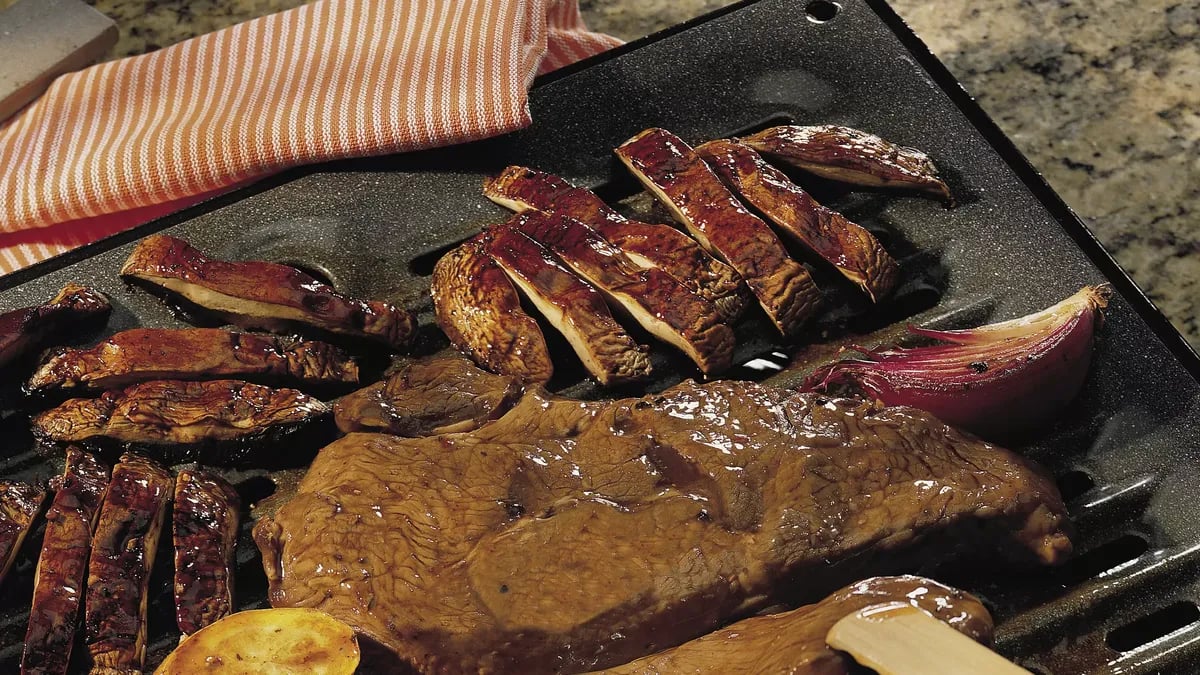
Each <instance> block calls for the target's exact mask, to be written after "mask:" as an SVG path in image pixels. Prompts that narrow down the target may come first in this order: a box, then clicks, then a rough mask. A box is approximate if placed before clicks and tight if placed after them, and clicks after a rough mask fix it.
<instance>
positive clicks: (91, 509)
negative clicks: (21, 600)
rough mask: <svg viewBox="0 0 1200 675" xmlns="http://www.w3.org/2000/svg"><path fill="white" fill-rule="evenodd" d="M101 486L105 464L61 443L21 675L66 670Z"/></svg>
mask: <svg viewBox="0 0 1200 675" xmlns="http://www.w3.org/2000/svg"><path fill="white" fill-rule="evenodd" d="M107 489H108V467H107V466H105V465H104V464H102V463H100V462H99V461H97V460H96V458H95V457H93V456H91V455H89V454H87V453H85V452H82V451H80V450H79V449H78V448H73V447H72V448H67V464H66V468H65V469H64V470H63V474H62V477H61V479H60V481H59V485H58V490H57V491H56V492H55V493H54V499H53V500H52V501H51V503H50V508H49V509H48V510H47V511H46V535H45V537H44V538H43V540H42V553H41V555H40V556H39V557H38V564H37V571H36V572H34V585H33V607H32V608H31V609H30V611H29V628H28V630H27V631H26V632H25V651H24V653H23V654H22V656H21V673H22V674H23V675H25V674H32V673H43V674H45V675H50V674H51V673H60V674H61V673H65V672H67V665H68V663H69V662H70V660H71V647H72V646H73V645H74V643H75V622H76V619H78V618H79V605H80V603H81V602H82V601H83V592H84V582H85V581H86V580H87V566H88V553H89V552H90V551H91V549H92V532H93V530H95V529H96V522H97V520H98V519H97V516H98V515H99V513H100V503H101V502H102V501H103V500H104V494H105V491H106V490H107Z"/></svg>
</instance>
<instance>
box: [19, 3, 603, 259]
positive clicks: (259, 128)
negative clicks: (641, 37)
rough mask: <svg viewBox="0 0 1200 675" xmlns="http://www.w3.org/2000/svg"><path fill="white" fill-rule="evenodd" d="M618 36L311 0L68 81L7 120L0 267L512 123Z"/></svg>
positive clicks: (562, 7) (564, 6)
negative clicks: (266, 186) (288, 176)
mask: <svg viewBox="0 0 1200 675" xmlns="http://www.w3.org/2000/svg"><path fill="white" fill-rule="evenodd" d="M617 44H620V41H619V40H617V39H615V38H612V37H608V36H606V35H601V34H598V33H592V32H589V31H588V30H587V28H586V27H585V26H584V24H583V20H582V18H581V17H580V15H579V8H578V6H577V5H576V2H575V0H317V1H316V2H313V3H312V4H309V5H305V6H302V7H298V8H296V9H293V10H289V11H285V12H281V13H279V14H273V15H270V16H266V17H263V18H260V19H255V20H253V21H248V22H246V23H243V24H239V25H237V26H233V27H231V28H227V29H225V30H221V31H217V32H215V33H211V34H208V35H204V36H201V37H198V38H195V39H192V40H188V41H186V42H182V43H179V44H177V45H174V46H172V47H168V48H166V49H163V50H160V51H157V52H153V53H151V54H146V55H143V56H136V57H132V58H127V59H122V60H119V61H113V62H109V63H102V64H99V65H97V66H93V67H91V68H88V69H86V70H83V71H80V72H76V73H70V74H67V75H63V76H62V77H60V78H58V79H57V80H55V82H54V83H53V84H52V85H51V87H50V88H49V90H47V91H46V93H45V94H43V95H42V97H41V98H39V99H38V100H37V101H35V102H34V103H32V104H31V105H29V106H28V107H26V108H25V109H24V110H22V111H21V112H20V113H18V114H17V115H16V116H15V117H13V118H11V119H10V120H8V121H7V122H6V123H5V124H4V125H2V126H0V273H3V274H7V273H9V272H12V271H13V270H16V269H19V268H22V267H25V266H27V265H31V264H33V263H35V262H38V261H40V260H44V259H46V258H49V257H51V256H54V255H57V254H59V253H62V252H64V251H66V250H69V249H71V248H74V247H76V246H80V245H82V244H85V243H88V242H90V241H95V240H96V239H99V238H101V237H103V236H106V235H108V234H113V233H116V232H119V231H121V230H124V229H127V228H129V227H132V226H134V225H137V224H140V223H143V222H146V221H148V220H151V219H153V218H155V217H158V216H161V215H165V214H166V213H170V212H172V211H175V210H178V209H180V208H183V207H184V206H188V205H190V204H193V203H196V202H198V201H200V200H202V199H204V198H206V197H208V196H211V195H213V194H215V193H218V192H221V191H223V190H226V189H229V188H230V187H231V186H234V185H240V184H244V183H246V182H248V181H252V180H255V179H257V178H262V177H263V176H266V175H268V174H271V173H275V172H277V171H280V170H282V169H284V168H287V167H290V166H295V165H299V164H308V163H313V162H321V161H326V160H332V159H341V158H346V157H359V156H364V155H376V154H388V153H396V152H405V151H409V150H419V149H423V148H431V147H435V146H441V145H450V144H454V143H461V142H465V141H470V140H475V139H479V138H484V137H487V136H494V135H498V134H503V133H506V132H509V131H513V130H516V129H519V128H521V127H524V126H526V125H527V124H529V122H530V118H529V109H528V105H527V91H528V88H529V85H530V82H531V81H532V80H533V77H534V76H535V75H536V74H539V73H542V72H547V71H549V70H554V69H556V68H559V67H561V66H564V65H566V64H569V63H572V62H574V61H576V60H579V59H581V58H583V57H586V56H590V55H592V54H595V53H598V52H600V51H603V50H605V49H608V48H610V47H613V46H615V45H617Z"/></svg>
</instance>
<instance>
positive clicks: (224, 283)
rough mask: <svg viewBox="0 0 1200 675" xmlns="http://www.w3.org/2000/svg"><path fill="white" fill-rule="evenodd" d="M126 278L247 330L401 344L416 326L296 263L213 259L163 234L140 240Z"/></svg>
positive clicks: (124, 269)
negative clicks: (314, 333)
mask: <svg viewBox="0 0 1200 675" xmlns="http://www.w3.org/2000/svg"><path fill="white" fill-rule="evenodd" d="M121 276H123V277H126V278H129V279H136V280H138V281H141V282H143V283H145V284H148V285H149V286H151V287H153V288H156V289H159V290H163V291H167V292H168V293H171V294H174V295H177V296H179V297H182V298H183V299H184V300H186V301H188V302H191V303H193V304H195V305H198V306H199V307H201V308H203V309H205V310H207V311H209V312H212V313H214V314H216V315H217V316H219V317H221V318H222V319H223V320H225V321H228V322H229V323H231V324H234V325H236V326H241V327H242V328H246V329H248V330H266V331H272V332H290V331H293V330H297V329H300V330H304V329H311V330H316V331H318V332H319V333H320V334H322V335H326V334H334V335H342V336H348V337H351V338H357V339H362V340H368V341H372V342H376V343H380V344H383V345H385V346H387V347H390V348H392V349H402V348H404V347H406V346H407V345H408V343H409V341H410V340H411V338H412V335H413V331H414V330H415V328H416V325H415V322H414V320H413V317H412V315H411V314H410V313H408V312H407V311H405V310H403V309H400V308H398V307H395V306H393V305H391V304H388V303H386V302H379V301H375V300H367V301H364V300H358V299H356V298H351V297H348V296H345V295H342V294H340V293H338V292H337V291H335V290H333V288H331V287H329V286H327V285H325V284H323V283H321V282H319V281H317V280H316V279H314V278H312V277H310V276H309V275H307V274H305V273H304V272H301V271H300V270H298V269H296V268H294V267H289V266H288V265H279V264H276V263H269V262H261V261H251V262H226V261H223V260H215V259H213V258H209V257H208V256H207V255H205V254H204V253H201V252H200V251H198V250H196V249H195V248H193V247H192V246H190V245H189V244H188V243H187V242H185V241H183V240H180V239H176V238H174V237H168V236H166V235H162V234H156V235H153V236H150V237H146V238H145V239H143V240H142V241H140V242H139V243H138V245H137V247H136V248H134V249H133V253H131V254H130V255H129V259H128V260H126V261H125V265H124V266H123V267H122V268H121Z"/></svg>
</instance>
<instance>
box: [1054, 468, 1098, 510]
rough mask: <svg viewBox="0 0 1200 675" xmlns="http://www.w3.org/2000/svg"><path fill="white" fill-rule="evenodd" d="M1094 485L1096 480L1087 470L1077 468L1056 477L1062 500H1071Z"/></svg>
mask: <svg viewBox="0 0 1200 675" xmlns="http://www.w3.org/2000/svg"><path fill="white" fill-rule="evenodd" d="M1094 487H1096V481H1095V480H1093V479H1092V477H1091V476H1089V475H1088V474H1087V472H1084V471H1080V470H1078V469H1076V470H1074V471H1068V472H1066V473H1064V474H1063V475H1061V476H1059V477H1058V491H1059V492H1060V493H1061V494H1062V498H1063V501H1064V502H1069V501H1072V500H1074V499H1075V498H1077V497H1080V496H1082V495H1083V494H1084V493H1085V492H1087V491H1088V490H1091V489H1092V488H1094Z"/></svg>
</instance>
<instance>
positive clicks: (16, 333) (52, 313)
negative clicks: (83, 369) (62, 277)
mask: <svg viewBox="0 0 1200 675" xmlns="http://www.w3.org/2000/svg"><path fill="white" fill-rule="evenodd" d="M110 312H112V305H111V304H109V302H108V298H107V297H105V296H104V294H103V293H101V292H99V291H96V290H93V289H91V288H87V287H86V286H80V285H78V284H67V285H66V286H64V287H63V289H62V290H61V291H59V293H58V295H56V296H54V298H52V299H51V300H50V301H49V302H46V303H45V304H42V305H35V306H33V307H25V308H22V309H16V310H13V311H11V312H6V313H4V314H0V367H4V366H7V365H9V364H10V363H12V362H13V361H15V360H17V359H19V358H21V357H22V356H25V355H26V354H29V353H30V352H32V351H35V350H37V349H39V348H40V347H42V346H43V345H44V344H45V343H46V342H48V341H49V340H51V339H53V338H55V337H58V336H61V335H64V334H72V333H75V332H76V329H77V328H78V327H79V326H81V325H86V324H88V323H92V322H98V321H100V320H102V319H104V318H106V317H107V316H108V315H109V313H110Z"/></svg>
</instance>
